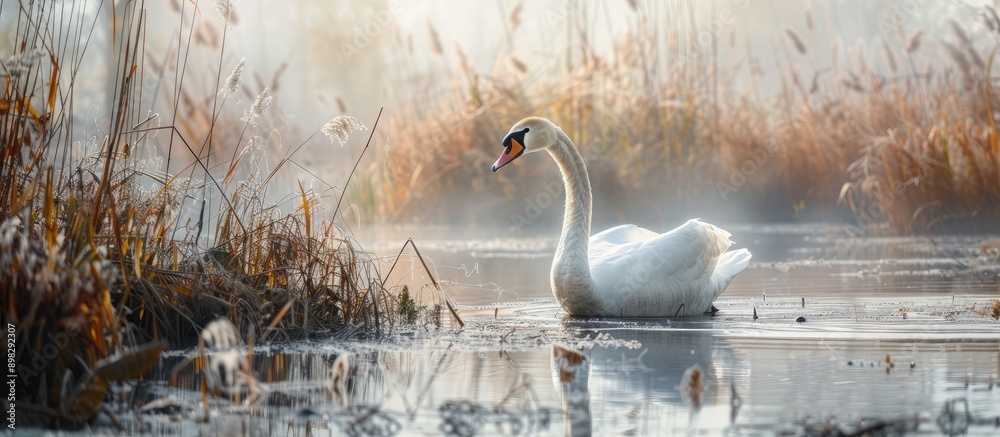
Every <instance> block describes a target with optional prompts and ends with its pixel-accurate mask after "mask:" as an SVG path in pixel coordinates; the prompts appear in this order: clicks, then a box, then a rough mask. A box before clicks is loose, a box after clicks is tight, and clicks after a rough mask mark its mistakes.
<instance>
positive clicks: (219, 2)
mask: <svg viewBox="0 0 1000 437" xmlns="http://www.w3.org/2000/svg"><path fill="white" fill-rule="evenodd" d="M212 8H214V9H215V13H216V14H219V18H222V22H223V23H226V24H229V18H230V17H232V15H233V2H232V1H230V0H214V1H213V2H212Z"/></svg>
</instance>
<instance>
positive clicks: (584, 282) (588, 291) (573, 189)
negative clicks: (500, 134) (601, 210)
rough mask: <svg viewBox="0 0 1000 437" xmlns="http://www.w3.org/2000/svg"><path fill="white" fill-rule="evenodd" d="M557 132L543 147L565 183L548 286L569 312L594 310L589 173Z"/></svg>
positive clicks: (581, 160)
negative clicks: (555, 137) (558, 232)
mask: <svg viewBox="0 0 1000 437" xmlns="http://www.w3.org/2000/svg"><path fill="white" fill-rule="evenodd" d="M557 132H558V140H557V141H556V142H555V144H553V145H552V146H550V147H549V148H548V149H547V150H548V151H549V154H550V155H552V158H553V159H555V161H556V163H557V164H559V171H560V172H561V173H562V177H563V184H564V185H565V186H566V212H565V215H564V216H563V226H562V234H561V235H560V237H559V245H558V246H557V247H556V255H555V259H554V260H553V262H552V290H553V292H554V293H555V296H556V299H557V300H558V301H559V302H560V303H561V304H562V305H563V307H565V308H566V309H567V310H568V311H569V312H570V313H571V314H574V315H587V314H595V313H596V311H597V309H598V306H599V301H598V299H597V296H596V295H595V290H594V282H593V280H592V279H591V276H590V261H589V258H588V249H589V246H590V215H591V208H592V206H591V191H590V176H588V175H587V166H586V165H585V164H584V162H583V157H582V156H580V152H579V150H577V148H576V146H575V145H573V141H572V140H570V139H569V136H567V135H566V133H564V132H563V131H562V130H557Z"/></svg>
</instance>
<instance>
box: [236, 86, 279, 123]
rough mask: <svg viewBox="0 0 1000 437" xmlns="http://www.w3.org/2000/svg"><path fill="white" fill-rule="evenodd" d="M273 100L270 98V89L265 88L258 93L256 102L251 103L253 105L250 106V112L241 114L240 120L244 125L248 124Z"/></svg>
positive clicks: (262, 112)
mask: <svg viewBox="0 0 1000 437" xmlns="http://www.w3.org/2000/svg"><path fill="white" fill-rule="evenodd" d="M272 100H274V98H273V97H271V89H270V88H267V87H265V88H264V91H261V92H260V95H258V96H257V100H254V101H253V105H250V110H249V111H247V112H246V113H245V114H243V118H242V120H243V121H244V122H246V123H250V122H251V121H252V120H253V119H255V118H257V117H260V116H261V115H263V114H264V111H265V110H267V107H268V106H270V105H271V101H272Z"/></svg>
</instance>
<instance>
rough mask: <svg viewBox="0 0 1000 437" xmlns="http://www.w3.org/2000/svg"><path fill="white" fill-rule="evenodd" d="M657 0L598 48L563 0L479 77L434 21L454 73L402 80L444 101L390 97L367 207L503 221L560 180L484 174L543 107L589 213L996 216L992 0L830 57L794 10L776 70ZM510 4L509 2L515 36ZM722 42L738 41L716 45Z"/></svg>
mask: <svg viewBox="0 0 1000 437" xmlns="http://www.w3.org/2000/svg"><path fill="white" fill-rule="evenodd" d="M671 4H672V5H674V6H675V7H677V8H679V9H676V10H673V11H672V12H673V13H671V14H665V15H664V16H663V17H651V16H650V13H649V12H648V11H640V12H636V11H634V10H633V15H632V16H631V17H630V18H629V20H626V22H629V23H631V24H629V25H628V26H627V29H626V30H627V31H626V32H625V33H624V34H623V35H618V36H616V37H615V40H614V44H613V47H612V49H611V50H610V52H608V51H606V50H605V51H602V50H598V49H597V48H595V47H596V44H595V43H594V42H593V39H594V38H595V37H593V36H591V35H590V34H589V33H588V32H591V31H592V30H593V29H592V28H590V27H588V25H587V24H586V23H593V22H601V19H594V17H592V15H593V14H594V13H598V14H599V13H600V11H597V12H594V11H591V10H589V9H588V7H587V6H585V5H577V4H575V3H573V2H570V4H569V5H567V12H566V15H565V20H566V21H568V22H569V24H568V25H567V26H569V27H570V28H572V29H573V31H570V32H566V35H567V36H566V37H565V40H564V41H561V42H556V43H552V46H551V48H549V49H547V50H546V51H545V55H544V56H541V57H539V58H540V59H525V58H524V55H523V53H532V52H533V51H537V49H535V48H533V46H528V47H520V46H518V44H517V43H512V44H509V45H502V44H501V46H504V47H508V50H509V51H508V52H507V54H506V55H504V56H503V59H502V60H501V61H498V62H497V63H496V64H495V65H494V67H493V68H492V69H491V70H489V71H486V72H480V71H477V69H476V68H474V67H473V66H471V65H470V63H469V61H468V60H467V57H466V56H465V54H464V53H463V49H462V47H461V46H456V47H455V48H454V49H452V50H448V42H447V41H445V42H444V43H442V42H441V41H439V39H440V38H439V37H438V36H437V34H436V33H434V35H432V37H431V38H430V40H431V41H437V42H436V43H434V44H433V46H432V47H431V50H432V51H433V52H435V53H438V56H440V57H441V58H442V59H444V60H445V61H446V62H443V63H442V64H445V65H452V67H451V68H450V71H448V72H444V73H442V72H436V73H435V74H434V76H433V77H437V78H445V80H444V83H440V82H436V81H432V80H431V79H428V78H426V77H423V76H420V75H416V74H414V75H411V76H409V77H410V81H411V82H412V84H413V88H414V89H420V88H422V87H427V86H428V83H430V84H432V85H434V86H435V87H434V88H432V89H434V90H435V92H434V93H433V94H434V95H435V96H438V97H437V98H428V96H427V95H426V94H427V93H415V94H416V96H415V97H414V98H413V99H412V100H409V101H405V102H404V104H403V108H402V109H401V115H400V117H402V118H403V119H404V122H402V123H396V124H395V125H394V126H393V127H392V129H393V133H392V137H393V138H394V139H395V142H394V144H393V146H394V151H395V152H396V153H397V154H398V155H399V160H398V161H397V162H398V164H399V165H397V166H393V167H391V168H387V167H375V166H373V167H372V168H370V169H369V170H370V171H369V175H370V176H371V178H372V179H373V180H377V181H379V182H378V184H379V191H381V192H382V193H385V195H384V197H382V198H379V199H377V202H376V203H377V206H376V210H377V215H378V216H380V217H386V218H390V219H391V218H406V219H408V220H409V219H414V218H415V219H417V220H427V221H432V222H436V221H453V222H454V221H457V222H464V221H468V222H474V223H498V222H499V223H500V224H503V223H504V222H508V223H509V222H510V221H509V220H507V218H508V217H510V216H511V215H512V214H519V213H522V210H523V209H524V207H525V206H524V205H525V204H526V202H527V201H528V200H530V199H534V198H535V196H536V195H537V194H538V193H539V192H540V191H541V190H542V189H543V188H540V187H542V184H545V183H550V181H555V183H558V182H559V180H558V175H557V173H555V172H554V170H553V169H551V168H549V167H551V166H548V165H530V164H522V165H515V166H508V167H505V168H504V169H503V170H502V171H501V172H498V173H497V174H492V173H491V172H490V170H489V167H490V164H491V163H492V162H493V160H495V159H496V156H498V155H499V151H500V147H499V140H500V139H501V138H503V136H504V135H505V134H506V130H507V129H508V128H509V126H511V125H513V123H514V122H516V121H517V120H519V119H521V118H523V117H525V116H528V115H542V116H545V117H548V118H550V119H552V120H554V121H555V122H556V123H557V124H558V125H560V126H561V127H562V128H563V130H565V131H566V132H567V133H568V134H569V135H570V137H571V138H573V139H574V141H575V142H576V143H577V145H578V146H579V147H580V148H581V151H582V153H583V154H584V157H585V159H587V162H588V167H589V169H590V174H591V178H592V179H593V182H594V183H593V185H594V197H595V205H596V206H597V208H596V209H595V213H596V214H597V217H596V219H597V220H601V219H602V217H603V218H607V219H615V220H618V219H621V218H623V217H624V216H630V217H637V216H638V217H652V220H653V221H668V220H679V219H682V218H683V217H687V216H688V215H690V213H692V212H693V211H694V212H699V213H701V214H705V213H708V214H719V215H725V216H734V215H736V216H739V217H741V219H740V220H741V221H789V220H799V219H809V220H827V221H843V222H848V223H850V222H852V221H853V222H854V224H856V225H857V226H856V227H854V229H855V231H856V232H862V233H867V232H882V233H885V232H890V233H903V234H912V233H927V232H942V231H949V230H956V229H963V230H968V229H980V230H990V229H992V230H995V229H997V224H998V223H1000V220H998V219H1000V170H998V168H1000V167H998V166H997V161H998V159H1000V150H998V145H997V144H998V143H997V141H998V140H997V129H996V122H995V114H994V111H995V108H997V105H998V104H1000V101H998V99H997V92H996V88H995V84H994V82H995V79H994V78H993V77H992V65H993V62H994V50H995V47H994V45H993V43H992V41H993V38H992V37H991V36H995V35H996V34H997V32H998V31H1000V25H998V23H996V22H995V20H994V19H993V18H992V17H994V16H996V14H995V11H994V10H993V9H992V8H989V7H987V8H984V9H983V10H982V11H981V18H982V20H983V23H984V24H983V26H980V27H981V28H982V32H981V33H983V34H982V35H979V34H976V35H973V36H971V37H970V36H969V35H966V32H964V31H963V30H962V27H961V26H958V25H955V24H954V23H953V24H952V26H951V27H950V32H948V33H945V34H941V35H938V36H935V37H930V36H927V35H926V34H925V33H924V32H923V31H921V30H915V29H911V30H907V29H906V28H905V26H903V25H899V26H896V27H892V31H891V32H886V33H885V34H884V35H882V37H881V39H879V40H878V42H877V43H874V44H873V46H872V47H869V46H867V45H866V44H865V43H858V45H856V46H855V47H850V48H845V47H843V45H842V44H841V43H840V42H839V40H835V42H834V44H833V48H832V50H831V51H830V52H829V54H822V53H817V51H816V48H815V47H809V46H808V44H807V42H806V41H811V40H812V39H810V38H807V36H810V35H816V34H821V35H822V34H829V33H830V30H829V29H825V28H822V27H823V26H827V27H831V25H830V24H829V23H821V22H817V20H815V19H814V18H813V15H812V13H811V11H809V10H806V11H805V14H806V16H805V22H806V24H807V26H806V30H805V31H804V32H807V34H800V33H799V31H798V30H796V29H795V28H794V27H791V26H784V25H782V26H781V29H780V32H778V33H777V34H778V35H780V38H781V39H779V40H777V41H774V42H773V44H774V45H773V47H775V48H774V50H775V56H774V59H776V61H775V62H776V63H777V66H776V67H774V69H773V70H770V69H769V70H765V69H764V67H762V66H761V64H762V62H763V61H761V60H760V59H758V57H756V56H755V54H754V53H753V52H752V49H751V47H750V45H747V48H746V49H743V48H741V47H739V44H738V43H737V42H736V41H737V40H738V39H737V38H736V36H735V35H734V33H733V32H734V31H733V30H732V29H730V31H729V32H726V29H725V27H723V29H722V30H720V31H718V32H716V33H715V35H714V38H713V39H712V42H711V44H707V43H706V42H705V41H703V39H702V40H700V39H699V35H696V34H694V33H692V32H691V31H690V29H691V26H687V24H689V23H687V22H686V21H685V20H686V19H685V18H684V17H687V16H688V15H689V12H690V11H688V10H687V9H685V8H689V9H691V8H695V5H694V4H692V3H691V2H683V1H679V2H672V3H671ZM521 8H522V6H521V4H520V3H518V4H517V5H515V6H513V7H511V11H510V14H511V17H509V18H508V31H509V33H511V34H516V33H517V31H518V26H521V25H522V24H521V22H522V21H523V20H521V19H520V14H521V12H520V9H521ZM550 12H551V11H550ZM691 13H692V14H693V12H691ZM541 15H543V16H544V15H545V14H544V13H543V14H541ZM550 15H551V14H550ZM557 15H558V14H557ZM826 15H828V16H829V15H830V14H826ZM691 16H693V15H691ZM598 18H599V17H598ZM657 19H658V21H657ZM654 21H656V22H657V23H659V24H658V25H659V26H660V27H659V28H657V27H656V26H654V23H653V22H654ZM543 25H544V23H543ZM684 29H688V30H687V31H685V30H684ZM431 31H432V32H433V31H434V30H433V26H432V29H431ZM727 33H728V34H727ZM987 33H988V34H989V35H986V34H987ZM746 38H750V36H746ZM727 40H728V41H727ZM546 41H550V40H546ZM557 41H558V40H557ZM987 41H988V42H989V43H987ZM550 42H551V41H550ZM722 49H725V50H726V53H730V54H732V53H740V54H739V55H737V56H733V55H730V56H731V57H732V58H733V59H734V60H732V61H730V60H728V59H720V55H719V53H720V51H721V50H722ZM824 52H825V50H824ZM546 57H548V58H551V59H558V63H560V65H557V66H554V67H553V66H552V65H550V64H551V62H550V63H549V64H546V63H545V62H544V61H545V59H546ZM404 64H405V62H404ZM875 66H878V68H876V67H875ZM765 74H769V75H772V77H773V75H777V76H778V77H779V78H780V87H779V89H778V90H776V91H766V90H762V89H761V85H760V82H761V81H762V80H763V79H762V77H763V76H764V75H765ZM737 83H739V84H746V85H740V87H739V88H738V87H737V86H736V85H735V84H737ZM470 181H471V184H470ZM455 204H461V205H464V207H463V208H462V211H463V212H464V214H456V213H455V211H454V205H455ZM548 216H551V217H555V219H552V220H551V221H553V222H554V221H555V220H557V219H558V214H546V215H545V216H543V218H542V219H545V218H546V217H548ZM551 217H549V218H551ZM852 218H853V219H852ZM734 220H735V219H734Z"/></svg>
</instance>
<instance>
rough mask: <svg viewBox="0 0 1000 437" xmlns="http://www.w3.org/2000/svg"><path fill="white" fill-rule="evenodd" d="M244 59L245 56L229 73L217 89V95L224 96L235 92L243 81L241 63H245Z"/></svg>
mask: <svg viewBox="0 0 1000 437" xmlns="http://www.w3.org/2000/svg"><path fill="white" fill-rule="evenodd" d="M246 60H247V58H243V59H240V63H239V64H238V65H237V66H236V68H234V69H233V72H232V73H230V74H229V77H227V78H226V83H224V84H223V85H222V88H220V89H219V97H226V96H228V95H230V94H232V93H234V92H236V89H237V88H239V87H240V84H241V83H243V79H242V76H243V64H244V63H246Z"/></svg>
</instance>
